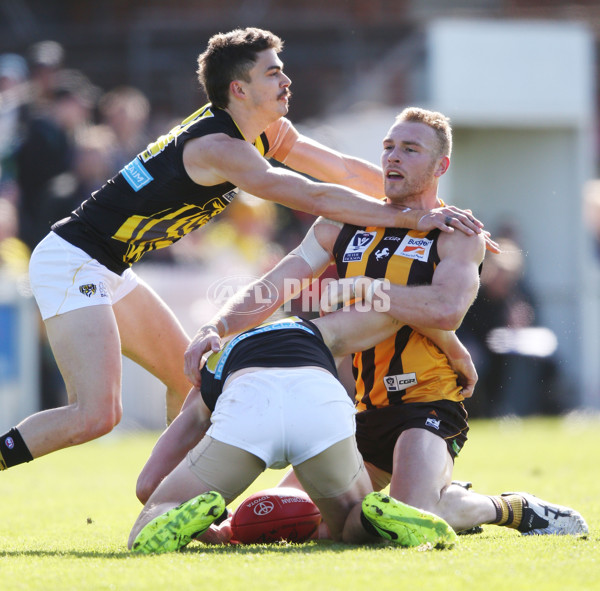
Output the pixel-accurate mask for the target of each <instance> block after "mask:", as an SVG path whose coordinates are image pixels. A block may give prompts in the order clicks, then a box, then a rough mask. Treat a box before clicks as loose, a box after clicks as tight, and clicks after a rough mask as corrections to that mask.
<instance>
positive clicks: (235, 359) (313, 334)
mask: <svg viewBox="0 0 600 591" xmlns="http://www.w3.org/2000/svg"><path fill="white" fill-rule="evenodd" d="M303 366H316V367H322V368H323V369H326V370H327V371H329V372H330V373H331V374H332V375H333V376H334V377H336V378H337V377H338V375H337V370H336V367H335V362H334V360H333V356H332V355H331V351H330V350H329V349H328V348H327V346H326V345H325V343H324V342H323V337H322V336H321V332H320V331H319V329H318V328H317V327H316V326H315V325H314V324H313V323H312V322H310V321H309V320H303V319H301V318H298V317H297V316H291V317H289V318H286V319H284V320H278V321H275V322H268V323H266V324H262V325H261V326H258V327H257V328H253V329H251V330H248V331H246V332H243V333H241V334H239V335H238V336H236V337H234V338H233V339H232V340H231V341H229V343H227V345H225V347H223V349H221V351H219V352H218V353H213V354H212V355H211V356H210V357H209V358H208V361H207V362H206V364H205V365H204V367H203V368H202V371H201V378H202V385H201V387H200V391H201V393H202V398H203V399H204V402H205V404H206V406H208V408H209V409H210V410H211V411H212V410H214V408H215V404H216V403H217V398H219V396H220V395H221V392H222V391H223V384H224V383H225V380H226V379H227V377H228V376H229V375H231V374H232V373H233V372H234V371H237V370H238V369H244V368H247V367H303Z"/></svg>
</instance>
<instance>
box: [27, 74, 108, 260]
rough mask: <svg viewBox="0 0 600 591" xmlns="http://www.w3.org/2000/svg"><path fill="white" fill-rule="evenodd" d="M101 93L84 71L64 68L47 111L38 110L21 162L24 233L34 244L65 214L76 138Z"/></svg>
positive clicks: (29, 128) (33, 119) (71, 179)
mask: <svg viewBox="0 0 600 591" xmlns="http://www.w3.org/2000/svg"><path fill="white" fill-rule="evenodd" d="M96 95H97V91H96V89H95V87H94V86H93V85H92V84H91V83H90V81H89V80H88V79H87V78H86V77H85V76H84V75H83V74H82V73H81V72H79V71H76V70H62V71H61V72H59V74H58V75H57V80H56V86H55V87H54V98H53V101H52V102H51V103H50V104H49V106H48V109H47V111H46V112H42V113H38V114H37V115H36V116H34V117H33V118H32V120H31V122H30V123H29V125H28V129H27V132H26V135H25V138H24V141H23V144H22V145H21V146H20V148H19V151H18V154H17V165H18V182H19V188H20V193H21V194H20V202H19V232H20V237H21V239H22V240H23V241H24V242H25V243H26V244H27V245H28V246H29V247H30V248H31V249H33V248H35V246H36V245H37V243H38V242H39V241H40V240H41V239H42V238H43V237H44V236H45V235H46V234H47V233H48V231H49V229H50V225H51V223H53V222H55V221H56V220H57V219H59V218H60V217H61V215H62V212H63V211H64V207H63V206H61V200H62V199H64V198H65V196H69V195H71V194H72V193H73V191H74V190H75V185H76V180H75V178H74V175H73V169H74V165H75V161H74V157H75V147H74V137H75V134H76V132H77V131H78V130H80V129H81V128H82V127H83V126H84V125H86V124H87V123H88V121H89V120H90V118H91V114H92V109H93V107H94V102H95V98H96ZM69 211H70V210H69ZM67 213H68V212H67Z"/></svg>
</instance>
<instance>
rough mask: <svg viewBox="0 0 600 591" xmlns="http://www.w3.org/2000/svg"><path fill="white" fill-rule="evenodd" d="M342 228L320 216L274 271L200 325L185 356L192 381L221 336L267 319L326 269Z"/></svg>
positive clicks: (234, 332) (218, 342)
mask: <svg viewBox="0 0 600 591" xmlns="http://www.w3.org/2000/svg"><path fill="white" fill-rule="evenodd" d="M339 230H340V228H339V224H333V223H331V222H330V221H329V220H325V219H322V218H319V219H318V220H317V221H316V222H315V223H314V224H313V226H312V228H311V229H310V230H309V231H308V233H307V235H306V236H305V238H304V240H303V241H302V243H301V244H300V246H298V248H296V249H294V250H293V251H292V252H290V253H289V254H288V255H286V256H285V257H284V258H283V259H282V260H281V261H280V262H279V263H278V264H277V265H276V266H275V267H274V268H273V269H271V271H269V272H268V273H266V274H265V275H263V276H262V277H261V278H260V279H258V280H256V281H254V282H252V283H251V284H250V285H248V286H247V287H246V289H244V290H241V291H239V292H238V293H236V294H235V295H234V296H232V297H231V298H230V299H229V300H228V301H227V302H226V303H225V304H224V305H223V307H222V308H221V309H220V310H219V311H218V312H217V314H216V315H215V316H213V318H212V319H211V320H210V321H209V322H208V323H207V324H206V325H204V326H203V327H202V328H200V330H199V331H198V332H197V333H196V335H195V336H194V338H193V339H192V342H191V343H190V345H189V346H188V348H187V350H186V352H185V356H184V359H185V363H184V372H185V375H186V376H187V377H188V379H189V380H190V382H191V383H192V384H194V385H196V386H199V385H200V369H201V367H202V363H203V362H202V357H203V355H204V354H205V353H207V352H208V351H211V350H212V351H219V350H220V348H221V338H222V337H225V336H227V335H231V334H236V333H238V332H241V331H243V330H246V329H248V328H251V327H253V326H256V325H258V324H260V323H261V322H264V321H265V320H267V319H268V318H269V317H270V316H271V315H272V314H273V313H274V312H275V311H277V310H278V309H279V307H280V306H281V305H282V304H284V303H285V302H287V301H288V300H290V299H292V298H294V297H295V296H296V295H298V294H299V293H300V292H301V291H302V289H304V288H305V287H307V286H309V285H310V283H311V282H312V280H313V279H315V278H316V277H318V276H319V275H321V273H323V271H324V270H325V269H326V268H327V266H329V264H330V263H331V261H332V256H333V255H332V254H331V252H332V249H333V244H334V243H335V240H336V238H337V236H338V234H339ZM263 286H268V291H269V292H270V294H271V299H270V300H269V305H265V302H264V298H263V293H264V292H263V289H262V287H263ZM259 296H260V303H259V302H258V297H259Z"/></svg>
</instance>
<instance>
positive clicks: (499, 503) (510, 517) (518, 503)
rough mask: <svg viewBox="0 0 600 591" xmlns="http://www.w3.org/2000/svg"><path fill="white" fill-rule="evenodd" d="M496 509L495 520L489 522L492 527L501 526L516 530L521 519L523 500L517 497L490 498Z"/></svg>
mask: <svg viewBox="0 0 600 591" xmlns="http://www.w3.org/2000/svg"><path fill="white" fill-rule="evenodd" d="M490 499H491V501H492V503H494V507H496V519H495V520H494V521H490V523H493V524H494V525H503V526H505V527H512V528H514V529H517V528H518V527H519V525H521V521H522V519H523V499H522V498H521V497H520V496H519V495H507V496H504V497H501V496H493V497H490Z"/></svg>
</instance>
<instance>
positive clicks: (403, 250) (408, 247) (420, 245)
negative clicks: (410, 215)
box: [394, 235, 433, 262]
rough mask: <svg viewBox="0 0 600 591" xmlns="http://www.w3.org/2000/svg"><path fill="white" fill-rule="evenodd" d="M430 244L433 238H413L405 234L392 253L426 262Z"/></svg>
mask: <svg viewBox="0 0 600 591" xmlns="http://www.w3.org/2000/svg"><path fill="white" fill-rule="evenodd" d="M432 244H433V240H429V239H427V238H414V237H413V236H408V235H406V236H405V237H404V240H402V242H401V243H400V246H398V248H397V249H396V252H395V253H394V254H397V255H400V256H401V257H406V258H408V259H415V260H416V261H422V262H426V261H427V259H428V258H429V251H430V250H431V245H432Z"/></svg>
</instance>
